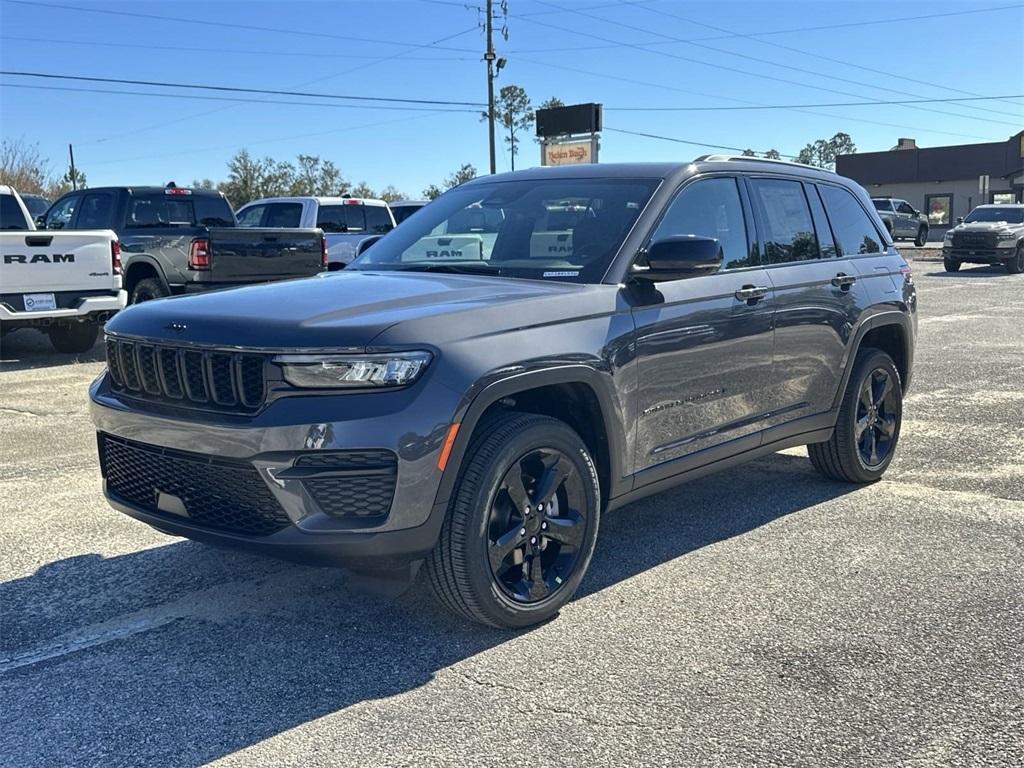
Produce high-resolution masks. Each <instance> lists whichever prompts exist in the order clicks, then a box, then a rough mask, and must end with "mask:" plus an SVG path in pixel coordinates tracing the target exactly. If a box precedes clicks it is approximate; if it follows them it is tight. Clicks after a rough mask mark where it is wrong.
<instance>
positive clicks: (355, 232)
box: [236, 197, 395, 270]
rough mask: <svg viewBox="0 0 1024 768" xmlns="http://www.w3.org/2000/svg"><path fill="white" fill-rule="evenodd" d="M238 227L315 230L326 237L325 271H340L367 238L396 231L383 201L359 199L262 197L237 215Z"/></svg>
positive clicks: (386, 205)
mask: <svg viewBox="0 0 1024 768" xmlns="http://www.w3.org/2000/svg"><path fill="white" fill-rule="evenodd" d="M236 216H237V218H238V226H240V227H275V228H281V227H283V228H286V229H291V228H306V227H318V228H320V229H322V230H323V231H324V235H325V236H326V237H327V268H328V269H331V270H335V269H342V268H343V267H345V266H346V265H347V264H350V263H351V262H352V260H353V259H354V258H355V257H356V255H357V253H358V251H357V249H358V248H359V244H360V243H362V242H363V241H364V240H366V239H367V238H371V237H376V236H379V235H383V234H386V233H387V232H390V231H391V230H392V229H394V228H395V219H394V216H392V215H391V211H390V209H389V208H388V204H387V203H385V202H384V201H383V200H373V199H370V198H362V197H265V198H263V199H261V200H253V201H252V202H251V203H248V204H246V205H243V206H242V207H241V208H239V209H238V211H237V212H236Z"/></svg>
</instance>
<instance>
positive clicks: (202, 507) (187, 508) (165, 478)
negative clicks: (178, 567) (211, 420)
mask: <svg viewBox="0 0 1024 768" xmlns="http://www.w3.org/2000/svg"><path fill="white" fill-rule="evenodd" d="M99 442H100V467H101V469H102V472H103V477H104V478H105V479H106V483H107V490H108V491H109V492H110V493H111V494H112V495H114V496H116V497H118V498H121V499H124V500H125V501H126V502H128V503H129V504H131V505H133V506H135V507H138V508H140V509H143V510H145V511H146V512H149V513H151V514H156V515H164V516H167V517H180V519H183V520H187V521H189V522H191V523H193V524H195V525H199V526H203V527H206V528H215V529H217V530H222V531H232V532H234V533H240V534H245V535H249V536H265V535H267V534H270V533H274V532H276V531H279V530H281V529H283V528H286V527H287V526H289V525H291V520H290V519H289V517H288V515H286V514H285V512H284V510H283V509H282V508H281V505H280V504H278V502H277V500H276V499H275V498H274V495H273V494H272V493H271V492H270V489H269V488H268V487H267V484H266V483H265V482H263V480H262V478H260V475H259V473H258V472H257V471H256V468H255V467H253V466H252V465H251V464H247V463H244V462H233V461H224V460H222V459H212V458H209V457H207V456H202V455H199V454H195V453H186V452H185V451H175V450H170V449H168V448H160V447H157V446H152V445H144V444H142V443H136V442H133V441H131V440H125V439H123V438H120V437H114V436H113V435H108V434H102V433H101V434H100V436H99ZM168 504H169V505H171V506H170V509H169V508H168ZM179 504H180V506H181V507H184V516H183V517H181V510H180V508H178V505H179Z"/></svg>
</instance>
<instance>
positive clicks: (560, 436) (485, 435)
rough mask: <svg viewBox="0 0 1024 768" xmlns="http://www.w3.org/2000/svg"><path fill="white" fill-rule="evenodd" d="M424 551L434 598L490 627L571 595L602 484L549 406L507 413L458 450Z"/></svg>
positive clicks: (588, 548)
mask: <svg viewBox="0 0 1024 768" xmlns="http://www.w3.org/2000/svg"><path fill="white" fill-rule="evenodd" d="M466 457H467V458H466V461H465V462H464V464H463V466H462V467H461V468H460V471H459V479H458V481H457V485H456V488H455V491H454V493H453V496H452V501H451V505H450V507H449V509H448V515H447V517H446V519H445V521H444V524H443V526H442V528H441V536H440V538H439V541H438V543H437V546H436V547H435V549H434V551H433V552H432V553H431V555H430V558H429V559H428V560H427V575H428V580H429V582H430V586H431V589H432V590H433V592H434V594H435V595H436V596H437V598H438V600H439V601H440V602H441V603H442V604H443V605H445V606H446V607H448V608H449V609H450V610H452V611H454V612H455V613H457V614H459V615H461V616H463V617H465V618H467V619H470V620H472V621H477V622H481V623H483V624H489V625H491V626H497V627H526V626H530V625H531V624H537V623H538V622H541V621H544V620H546V619H549V618H550V617H552V616H554V615H555V614H556V613H557V612H558V610H559V609H560V608H561V607H562V606H563V605H565V603H567V602H568V601H569V599H570V598H571V597H572V595H573V593H574V592H575V591H576V589H577V587H578V586H579V584H580V581H581V580H582V579H583V575H584V574H585V573H586V570H587V566H588V565H589V564H590V558H591V555H592V554H593V552H594V543H595V542H596V540H597V529H598V522H599V515H600V498H601V496H600V487H599V484H598V480H597V472H596V471H595V468H594V463H593V461H592V460H591V458H590V455H589V453H588V452H587V448H586V446H585V445H584V443H583V441H582V440H581V439H580V437H579V435H577V434H576V433H575V432H574V431H573V430H572V429H571V428H570V427H569V426H568V425H567V424H565V423H563V422H561V421H558V420H557V419H552V418H549V417H547V416H537V415H533V414H523V413H506V414H503V415H501V416H498V417H497V418H495V419H493V420H491V421H489V422H487V423H485V424H483V425H481V427H480V428H478V431H477V434H475V435H474V436H473V440H472V442H471V443H470V446H469V449H468V450H467V452H466Z"/></svg>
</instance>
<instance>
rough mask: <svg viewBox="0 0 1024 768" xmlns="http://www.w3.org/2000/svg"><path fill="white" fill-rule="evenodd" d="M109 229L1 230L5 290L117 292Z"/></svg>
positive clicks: (1, 289)
mask: <svg viewBox="0 0 1024 768" xmlns="http://www.w3.org/2000/svg"><path fill="white" fill-rule="evenodd" d="M116 240H117V235H115V234H114V233H113V232H112V231H110V230H109V229H104V230H76V231H72V232H54V231H50V230H40V231H36V232H2V233H0V255H2V258H0V293H3V294H5V295H7V294H16V293H39V292H46V293H58V292H60V291H104V290H105V291H115V290H117V289H118V288H119V287H120V282H119V279H118V278H117V277H115V275H114V274H113V272H112V266H113V265H112V263H111V259H112V254H111V244H112V243H113V242H114V241H116Z"/></svg>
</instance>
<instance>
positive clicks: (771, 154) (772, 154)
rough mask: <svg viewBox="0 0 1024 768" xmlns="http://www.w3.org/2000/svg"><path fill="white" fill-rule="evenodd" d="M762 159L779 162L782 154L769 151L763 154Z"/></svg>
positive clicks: (773, 150)
mask: <svg viewBox="0 0 1024 768" xmlns="http://www.w3.org/2000/svg"><path fill="white" fill-rule="evenodd" d="M764 157H765V159H766V160H781V159H782V154H781V153H780V152H779V150H777V149H769V150H768V151H767V152H765V153H764Z"/></svg>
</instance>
